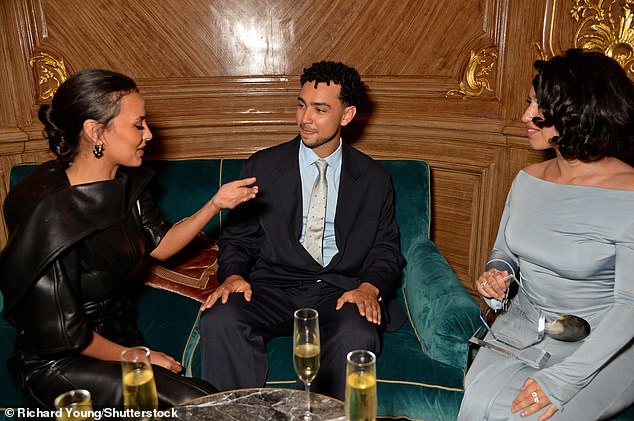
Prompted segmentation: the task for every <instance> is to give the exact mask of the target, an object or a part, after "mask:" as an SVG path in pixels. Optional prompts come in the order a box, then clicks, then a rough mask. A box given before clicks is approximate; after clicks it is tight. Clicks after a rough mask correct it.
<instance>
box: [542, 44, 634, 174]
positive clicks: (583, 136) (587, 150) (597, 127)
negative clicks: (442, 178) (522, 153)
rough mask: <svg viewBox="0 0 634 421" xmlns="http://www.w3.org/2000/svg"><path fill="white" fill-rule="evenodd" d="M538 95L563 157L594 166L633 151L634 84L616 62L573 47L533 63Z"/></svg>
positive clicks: (545, 124) (599, 54)
mask: <svg viewBox="0 0 634 421" xmlns="http://www.w3.org/2000/svg"><path fill="white" fill-rule="evenodd" d="M535 68H536V69H537V75H536V76H535V78H534V79H533V87H534V88H535V95H536V98H537V102H538V103H539V109H540V111H541V112H542V114H543V115H544V119H540V118H539V117H536V118H534V119H533V122H534V123H535V124H536V125H537V126H539V127H552V126H555V129H556V130H557V132H558V133H559V136H555V137H553V138H552V139H551V140H550V143H551V144H552V145H553V146H558V147H559V152H560V153H561V156H562V157H564V158H565V159H570V160H573V159H579V160H580V161H583V162H591V161H596V160H598V159H601V158H603V157H606V156H616V155H618V154H619V153H621V152H624V151H626V150H629V149H631V148H632V141H633V140H634V139H632V136H633V135H634V86H633V85H632V81H631V80H630V79H629V78H628V77H627V74H626V73H625V71H624V70H623V68H621V66H620V65H619V63H618V62H616V60H614V59H612V58H610V57H608V56H606V55H604V54H602V53H598V52H589V51H583V50H580V49H571V50H568V51H566V54H565V55H563V56H557V57H553V58H552V59H550V60H548V61H544V60H537V61H536V62H535Z"/></svg>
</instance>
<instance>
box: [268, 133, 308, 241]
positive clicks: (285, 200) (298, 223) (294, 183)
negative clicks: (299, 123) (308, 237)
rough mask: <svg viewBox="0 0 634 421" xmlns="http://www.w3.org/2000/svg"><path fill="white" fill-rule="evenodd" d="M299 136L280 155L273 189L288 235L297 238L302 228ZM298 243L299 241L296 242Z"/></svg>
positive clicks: (282, 222)
mask: <svg viewBox="0 0 634 421" xmlns="http://www.w3.org/2000/svg"><path fill="white" fill-rule="evenodd" d="M298 139H299V138H296V139H295V141H294V142H291V143H290V144H289V147H288V149H287V151H286V152H285V153H284V154H283V156H281V157H280V160H279V161H278V162H277V164H276V166H275V168H276V170H277V171H278V175H279V177H278V178H277V180H276V181H275V184H274V189H275V194H276V196H277V200H278V201H279V205H280V209H281V210H282V213H283V215H280V216H281V217H282V218H284V219H283V221H280V222H281V224H282V225H286V226H287V227H288V229H289V231H290V232H289V234H290V237H291V238H293V239H297V238H299V234H300V233H301V229H302V200H301V199H302V186H301V179H300V175H299V160H298V153H299V141H298ZM298 244H299V243H298Z"/></svg>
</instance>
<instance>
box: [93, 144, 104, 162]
mask: <svg viewBox="0 0 634 421" xmlns="http://www.w3.org/2000/svg"><path fill="white" fill-rule="evenodd" d="M105 149H106V148H104V146H103V143H98V144H96V145H95V147H94V148H93V149H92V153H93V154H94V155H95V158H97V159H99V158H101V157H102V156H103V151H104V150H105Z"/></svg>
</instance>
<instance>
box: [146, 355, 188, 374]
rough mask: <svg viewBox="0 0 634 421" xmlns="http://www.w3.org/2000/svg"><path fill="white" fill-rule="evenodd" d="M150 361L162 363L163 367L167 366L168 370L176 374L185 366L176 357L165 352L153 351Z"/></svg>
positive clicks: (157, 363)
mask: <svg viewBox="0 0 634 421" xmlns="http://www.w3.org/2000/svg"><path fill="white" fill-rule="evenodd" d="M150 362H151V363H152V364H156V365H160V366H161V367H163V368H167V369H168V370H170V371H172V372H174V373H176V374H178V373H180V372H181V371H183V366H182V365H181V363H179V362H178V361H176V360H175V359H174V358H172V357H171V356H169V355H167V354H166V353H164V352H160V351H151V352H150Z"/></svg>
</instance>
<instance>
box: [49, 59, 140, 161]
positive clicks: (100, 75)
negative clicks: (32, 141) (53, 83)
mask: <svg viewBox="0 0 634 421" xmlns="http://www.w3.org/2000/svg"><path fill="white" fill-rule="evenodd" d="M138 91H139V89H138V88H137V86H136V83H134V81H133V80H132V79H130V78H129V77H127V76H125V75H122V74H120V73H116V72H112V71H110V70H102V69H86V70H82V71H81V72H79V73H76V74H74V75H73V76H71V77H70V78H69V79H68V80H66V81H65V82H64V83H62V84H61V85H60V87H59V88H58V89H57V92H55V95H54V96H53V101H52V103H51V105H48V104H45V105H42V106H41V107H40V110H39V112H38V117H39V119H40V121H41V122H42V123H44V135H45V136H46V137H47V138H48V144H49V148H50V149H51V152H53V153H54V154H55V156H57V160H58V161H59V162H60V163H62V165H64V166H68V165H69V164H70V163H71V162H72V161H73V158H74V157H75V155H76V154H77V152H78V151H79V146H80V135H81V132H82V129H83V126H84V122H85V121H86V120H88V119H93V120H96V121H98V122H99V123H101V124H103V126H104V127H108V124H109V123H110V122H111V121H112V119H113V118H114V117H116V116H117V114H119V111H120V108H121V106H120V101H121V98H122V97H124V96H125V95H127V94H130V93H132V92H138Z"/></svg>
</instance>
